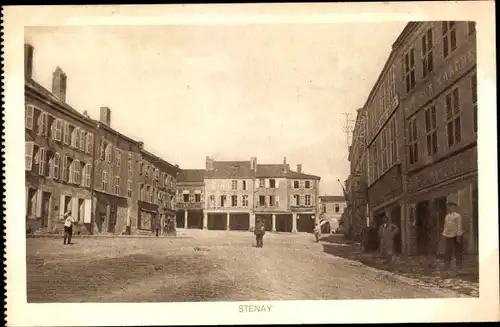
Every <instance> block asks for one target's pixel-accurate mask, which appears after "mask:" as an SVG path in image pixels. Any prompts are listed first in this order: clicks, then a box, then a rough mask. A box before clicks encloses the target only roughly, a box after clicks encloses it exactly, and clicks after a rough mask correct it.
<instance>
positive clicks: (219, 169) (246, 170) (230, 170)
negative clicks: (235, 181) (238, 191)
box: [204, 160, 254, 178]
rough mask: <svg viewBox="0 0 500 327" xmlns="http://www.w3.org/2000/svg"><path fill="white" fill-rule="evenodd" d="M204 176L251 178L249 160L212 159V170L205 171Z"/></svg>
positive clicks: (252, 174)
mask: <svg viewBox="0 0 500 327" xmlns="http://www.w3.org/2000/svg"><path fill="white" fill-rule="evenodd" d="M204 175H205V178H253V177H254V173H253V171H252V170H251V169H250V161H215V160H214V161H213V170H207V171H206V172H205V174H204Z"/></svg>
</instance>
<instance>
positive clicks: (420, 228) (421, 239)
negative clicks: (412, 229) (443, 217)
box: [415, 201, 432, 254]
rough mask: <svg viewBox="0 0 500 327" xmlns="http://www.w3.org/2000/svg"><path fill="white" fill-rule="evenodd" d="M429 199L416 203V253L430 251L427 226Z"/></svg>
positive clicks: (428, 220)
mask: <svg viewBox="0 0 500 327" xmlns="http://www.w3.org/2000/svg"><path fill="white" fill-rule="evenodd" d="M429 214H430V210H429V201H421V202H418V203H417V205H416V217H415V218H416V221H415V225H416V230H417V252H418V254H426V253H428V252H429V251H430V246H429V242H430V234H429V228H430V227H431V226H430V224H429V223H430V221H432V220H430V219H429Z"/></svg>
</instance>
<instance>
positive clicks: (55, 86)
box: [52, 67, 67, 102]
mask: <svg viewBox="0 0 500 327" xmlns="http://www.w3.org/2000/svg"><path fill="white" fill-rule="evenodd" d="M66 79H67V77H66V74H64V72H63V71H62V69H61V68H59V67H57V68H56V70H55V71H54V73H52V94H54V95H55V96H56V97H58V98H59V100H61V101H62V102H66Z"/></svg>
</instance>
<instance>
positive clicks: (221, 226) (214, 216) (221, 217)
mask: <svg viewBox="0 0 500 327" xmlns="http://www.w3.org/2000/svg"><path fill="white" fill-rule="evenodd" d="M207 219H208V221H207V225H208V226H207V227H208V229H209V230H226V219H227V214H225V213H209V214H208V217H207Z"/></svg>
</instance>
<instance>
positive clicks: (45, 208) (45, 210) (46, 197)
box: [40, 192, 52, 228]
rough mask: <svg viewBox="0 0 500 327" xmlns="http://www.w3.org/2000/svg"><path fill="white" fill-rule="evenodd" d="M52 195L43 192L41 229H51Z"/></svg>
mask: <svg viewBox="0 0 500 327" xmlns="http://www.w3.org/2000/svg"><path fill="white" fill-rule="evenodd" d="M51 196H52V194H51V193H49V192H42V216H41V217H40V218H41V219H40V228H47V227H49V213H50V198H51Z"/></svg>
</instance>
